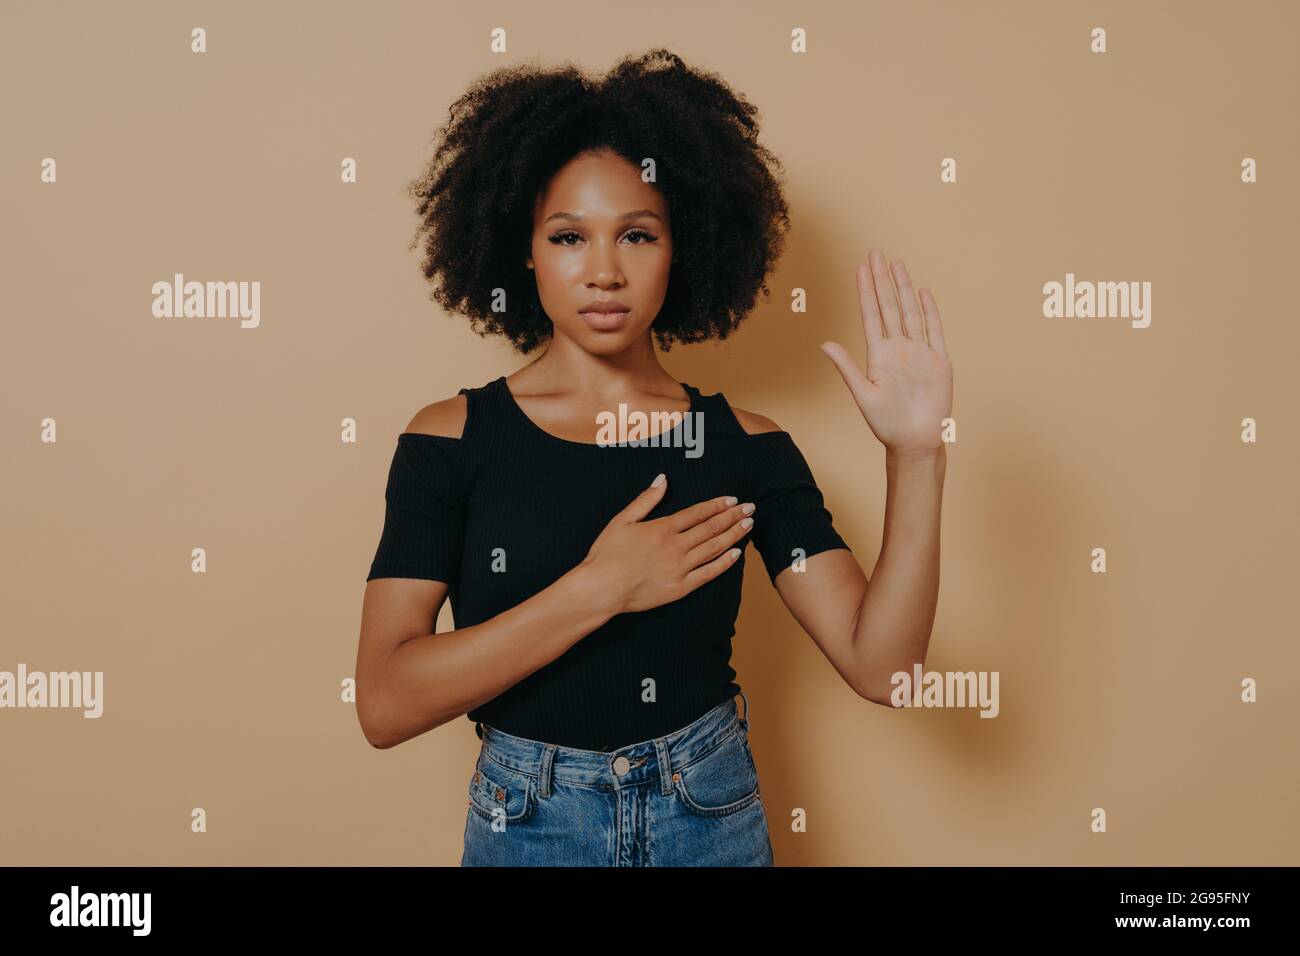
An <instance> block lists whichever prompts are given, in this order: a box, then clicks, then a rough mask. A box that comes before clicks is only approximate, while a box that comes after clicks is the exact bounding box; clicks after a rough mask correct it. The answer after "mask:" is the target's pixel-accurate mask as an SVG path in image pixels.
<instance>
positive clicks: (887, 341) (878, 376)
mask: <svg viewBox="0 0 1300 956" xmlns="http://www.w3.org/2000/svg"><path fill="white" fill-rule="evenodd" d="M867 260H868V261H867V262H865V263H862V264H861V265H859V266H858V303H859V306H860V308H861V311H862V328H863V331H864V333H865V335H866V343H867V371H866V374H865V375H864V374H863V373H862V372H861V371H860V370H859V368H858V366H857V363H856V362H854V360H853V357H852V356H851V355H849V353H848V351H847V350H846V349H845V348H844V347H843V346H841V345H840V344H839V343H838V342H823V343H822V346H821V349H822V351H823V352H825V353H826V354H827V355H828V356H829V357H830V359H831V361H833V362H834V363H835V365H836V367H837V368H838V369H839V370H840V375H841V376H843V378H844V383H845V384H846V385H848V387H849V391H850V392H852V393H853V399H854V401H856V402H857V403H858V408H859V409H861V411H862V416H863V418H865V419H866V421H867V425H868V426H870V428H871V431H872V432H873V433H874V434H875V436H876V437H877V438H879V439H880V441H881V443H882V444H884V446H885V447H886V448H887V449H889V450H890V451H891V452H894V453H896V454H904V455H912V454H928V453H932V452H935V451H938V450H939V449H941V448H942V447H943V440H942V438H941V437H940V433H941V429H942V427H943V426H942V422H943V420H944V419H945V418H947V417H948V416H949V415H951V414H952V363H951V362H950V361H949V360H948V349H947V346H946V345H945V344H944V340H943V325H942V323H941V322H940V321H939V306H938V304H937V303H936V302H935V301H934V296H933V295H931V294H930V290H929V289H921V300H920V303H919V304H918V303H917V298H916V293H915V292H913V290H912V280H911V278H910V277H909V276H908V274H907V268H906V267H905V266H904V265H903V261H902V260H901V259H897V260H895V261H894V266H893V278H892V279H891V278H890V273H889V268H888V267H887V266H886V264H885V256H884V254H883V253H881V252H880V251H879V250H878V249H873V250H871V253H870V254H869V255H868V257H867ZM895 282H897V284H898V291H897V292H895V291H894V283H895ZM900 300H901V301H900Z"/></svg>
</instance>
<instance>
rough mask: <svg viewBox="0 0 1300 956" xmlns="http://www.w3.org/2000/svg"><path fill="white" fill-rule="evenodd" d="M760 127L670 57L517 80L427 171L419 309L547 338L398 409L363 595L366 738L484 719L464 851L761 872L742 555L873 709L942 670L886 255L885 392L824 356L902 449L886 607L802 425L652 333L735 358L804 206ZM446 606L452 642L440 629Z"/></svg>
mask: <svg viewBox="0 0 1300 956" xmlns="http://www.w3.org/2000/svg"><path fill="white" fill-rule="evenodd" d="M754 114H755V110H754V108H753V107H752V106H750V105H749V104H748V103H746V102H745V101H744V100H743V99H742V98H740V97H739V96H738V95H736V94H735V93H733V92H732V91H731V90H730V89H729V88H728V87H727V86H726V85H725V84H724V83H723V82H722V81H721V80H720V79H718V78H716V77H715V76H712V75H710V74H705V73H701V72H699V71H696V70H692V69H690V68H688V67H687V66H686V65H684V64H683V63H682V61H681V60H680V59H678V58H677V57H676V56H674V55H672V54H671V53H669V52H667V51H664V50H655V51H652V52H650V53H648V54H646V55H644V56H641V57H635V58H628V59H625V60H624V61H622V62H620V63H619V64H617V65H616V66H615V67H614V69H613V70H612V71H611V72H610V73H608V74H607V75H606V76H605V77H604V78H602V79H601V80H599V81H592V80H589V79H587V78H586V77H584V76H583V75H582V74H581V73H580V72H578V71H577V70H575V69H573V68H564V69H560V70H555V71H541V70H538V69H536V68H533V67H519V68H513V69H507V70H503V71H499V72H497V73H494V74H492V75H490V76H488V77H487V78H486V79H484V80H481V81H480V82H479V83H477V84H476V85H475V86H474V87H473V88H472V89H471V90H470V91H469V92H468V93H467V94H466V95H465V96H464V97H463V98H461V99H460V100H459V101H458V102H457V103H456V104H455V105H454V106H453V107H452V110H451V117H450V119H449V120H448V122H447V125H446V126H445V127H444V129H443V130H442V131H441V132H442V141H441V144H440V145H439V147H438V149H437V151H436V152H435V155H434V157H433V159H432V161H431V163H430V166H429V169H428V170H427V172H426V174H425V175H424V176H423V177H422V178H421V179H420V180H418V181H417V182H415V183H413V184H412V191H413V194H414V195H415V196H416V198H418V200H419V213H420V215H421V216H422V217H423V219H422V229H421V231H422V232H424V233H427V242H426V247H425V248H426V252H427V258H426V260H425V264H424V269H425V274H426V276H427V277H428V278H429V279H431V280H433V283H434V291H433V297H434V298H435V299H436V300H437V301H438V302H439V303H440V304H441V305H443V306H444V307H445V308H447V309H448V310H451V311H457V312H461V313H463V314H465V315H468V316H469V317H470V318H471V319H472V320H473V325H474V328H475V330H476V331H479V332H480V334H485V332H486V333H492V334H499V335H504V336H506V337H507V338H508V339H510V340H511V341H512V342H513V343H514V345H515V347H516V349H518V350H519V351H521V352H529V351H532V350H533V349H534V348H536V347H537V346H538V345H539V344H541V343H542V342H543V341H545V342H548V343H549V345H548V347H547V349H546V350H545V352H544V353H543V354H542V355H541V357H540V358H538V359H536V360H535V361H533V362H532V363H531V364H529V365H526V366H525V367H524V368H522V369H520V370H519V371H517V372H515V373H514V374H512V375H509V376H501V377H499V378H497V379H496V380H494V381H492V382H489V383H487V384H485V385H482V386H479V387H464V388H461V389H460V390H459V392H458V393H457V394H456V395H455V396H453V397H451V398H447V399H444V400H442V401H437V402H434V403H433V404H431V405H429V406H427V407H425V408H423V409H421V410H420V411H419V412H418V413H417V414H416V415H415V416H414V418H412V419H411V422H410V424H409V425H408V426H407V428H406V431H405V432H403V433H402V434H401V435H400V436H399V437H398V440H397V447H396V450H395V452H394V455H393V459H392V465H391V468H390V471H389V475H388V484H387V489H386V500H387V508H386V513H385V521H384V528H383V534H382V537H381V539H380V542H379V547H378V550H377V553H376V555H375V558H374V562H373V564H372V566H371V569H370V574H369V577H368V578H367V582H368V583H367V586H366V594H365V601H364V607H363V611H362V627H361V639H360V647H359V649H358V655H357V670H356V674H357V688H358V693H357V711H358V717H359V719H360V722H361V726H362V729H363V731H364V733H365V735H366V738H367V739H368V740H369V741H370V742H371V743H372V744H373V745H374V746H376V747H381V748H384V747H391V746H394V745H395V744H398V743H400V742H402V741H404V740H409V739H410V738H412V737H415V736H417V735H419V734H422V733H424V732H425V731H427V730H429V729H431V728H433V727H437V726H438V725H440V724H444V723H447V722H448V721H451V720H453V719H455V718H456V717H458V716H460V715H461V714H467V715H468V717H469V718H470V719H471V720H473V721H474V722H475V727H476V730H477V732H478V735H479V737H480V738H481V740H482V747H481V750H480V753H479V757H478V762H477V765H476V766H475V768H474V770H473V773H472V774H471V776H470V780H469V784H468V789H467V794H466V798H467V804H468V810H467V814H466V821H465V850H464V855H463V857H462V860H461V863H462V865H466V866H472V865H595V866H611V865H612V866H648V865H660V866H662V865H760V866H761V865H771V864H772V847H771V841H770V839H769V835H768V820H767V812H766V809H765V807H764V804H763V801H762V798H761V795H760V792H759V782H758V772H757V768H756V766H755V763H754V757H753V753H752V751H751V749H750V746H749V739H748V730H749V701H748V698H746V697H745V696H744V695H743V693H742V694H741V697H742V699H743V700H744V704H745V709H744V713H743V715H742V714H740V713H739V709H738V708H737V706H736V703H735V695H736V694H737V693H739V692H740V688H739V686H738V685H737V684H736V683H735V682H734V681H733V678H734V677H735V671H734V670H733V669H732V668H731V667H730V666H729V660H730V656H731V638H732V635H733V634H734V623H735V619H736V615H737V612H738V610H739V603H740V594H741V576H742V574H743V568H744V556H743V552H744V548H745V546H746V544H747V543H748V542H749V541H750V540H752V541H753V543H754V545H755V548H756V550H757V551H758V552H759V554H760V556H761V557H762V560H763V563H764V568H765V570H766V571H767V573H768V576H769V578H770V579H771V581H772V582H773V584H774V586H775V587H776V589H777V591H778V592H779V593H780V595H781V598H782V600H783V601H784V602H785V604H786V606H787V607H788V608H789V609H790V611H791V613H792V614H793V615H794V617H795V618H796V619H797V620H798V621H799V623H800V624H801V625H802V626H803V627H804V629H805V630H806V631H807V632H808V633H809V635H811V637H812V638H813V640H814V641H816V643H817V644H818V646H819V647H820V648H821V649H822V651H823V652H824V653H825V654H826V656H827V658H828V659H829V660H830V662H831V664H832V665H833V666H834V667H835V669H836V670H837V671H838V673H839V674H840V675H841V676H842V677H843V678H844V679H845V681H846V682H848V684H849V685H850V686H851V687H853V689H854V690H856V691H857V692H858V693H859V694H860V695H861V696H863V697H865V698H867V699H868V700H871V701H874V702H876V703H880V704H884V705H888V704H889V700H890V691H891V681H890V678H891V675H892V674H894V673H895V672H897V671H906V672H909V673H910V672H911V670H912V667H913V664H915V663H917V662H922V663H923V662H924V659H925V653H926V647H927V645H928V643H929V637H930V628H931V624H932V622H933V617H934V609H935V603H936V600H937V592H938V560H939V531H938V528H939V511H940V498H941V494H942V485H943V475H944V469H945V460H946V459H945V453H944V447H943V443H942V441H941V439H940V428H941V422H942V420H943V419H944V418H945V417H946V416H947V415H948V414H949V412H950V409H951V403H952V397H951V396H952V373H951V367H950V365H949V362H948V360H947V357H946V349H945V347H944V343H943V337H942V330H941V328H940V324H939V315H938V312H937V309H936V307H935V304H934V300H933V298H932V297H931V296H929V295H928V293H926V292H925V291H924V290H923V291H922V293H921V305H918V303H917V300H916V297H915V295H914V293H913V291H912V286H911V282H910V280H909V278H908V275H907V272H906V270H905V269H904V268H903V266H902V263H901V262H896V263H895V264H894V280H896V281H897V283H898V287H899V288H898V293H897V298H896V296H895V292H894V289H893V286H892V283H891V279H890V277H889V273H888V270H887V267H886V265H885V260H884V258H883V256H881V255H880V254H879V253H873V255H872V256H871V261H870V263H869V264H868V265H864V266H861V267H860V268H859V270H858V288H859V293H860V299H861V305H862V317H863V324H864V328H865V331H866V340H867V374H866V375H865V376H864V375H863V374H862V373H861V372H859V370H858V368H857V366H856V365H855V363H854V362H853V360H852V359H851V358H850V357H849V354H848V353H847V352H846V351H845V350H844V349H843V348H841V347H840V346H838V345H836V344H834V343H825V344H824V345H823V350H824V351H825V352H826V354H827V355H828V356H829V357H830V358H831V359H832V360H833V361H834V363H835V365H836V366H837V367H838V369H839V371H840V374H841V375H842V376H843V378H844V381H845V382H846V383H847V384H848V386H849V389H850V392H851V393H852V395H853V398H854V400H855V401H856V402H857V404H858V407H859V408H860V409H861V411H862V413H863V415H864V417H865V419H866V421H867V424H868V425H869V427H870V428H871V430H872V431H873V432H874V433H875V435H876V436H877V437H878V438H879V439H880V440H881V441H882V442H883V443H884V444H885V446H886V468H887V473H888V482H889V484H888V495H887V499H886V513H885V525H884V531H885V534H884V545H883V548H882V550H881V555H880V558H879V560H878V562H877V564H876V570H875V578H874V581H872V582H871V586H870V588H868V580H867V577H866V575H865V574H864V573H863V571H862V569H861V567H860V566H859V565H858V563H857V561H856V560H855V559H854V556H853V554H852V552H851V551H850V549H849V547H848V545H847V544H845V543H844V540H843V539H842V538H841V537H840V536H839V534H838V533H836V531H835V529H834V527H833V526H832V523H831V514H830V512H829V511H827V510H826V508H825V507H824V502H823V499H822V495H821V493H820V491H819V490H818V488H817V485H816V483H815V482H814V480H813V476H812V473H811V471H810V470H809V468H808V465H807V463H806V461H805V460H804V458H803V456H802V455H801V453H800V452H799V449H798V448H797V446H796V445H795V443H794V441H793V439H792V437H791V436H790V434H789V433H788V432H785V431H783V430H781V429H780V427H779V426H778V425H777V424H776V423H775V422H773V421H771V420H770V419H768V418H765V417H764V416H762V415H759V414H756V413H753V412H749V411H746V410H744V409H739V408H733V407H731V406H730V404H729V403H728V402H727V400H726V398H725V396H723V395H722V393H720V392H719V393H715V394H711V395H706V394H703V393H702V392H701V391H700V390H698V389H696V388H695V387H694V386H692V385H688V384H686V383H681V382H677V381H675V380H674V379H673V377H672V375H670V374H669V373H668V372H667V371H666V370H665V369H664V368H663V367H662V366H661V365H660V364H659V361H658V356H657V355H656V352H655V349H654V345H653V343H652V341H651V335H652V334H653V335H654V336H655V337H656V338H657V339H658V340H659V343H660V345H661V346H662V347H663V348H664V349H665V350H667V349H669V348H670V347H671V342H672V341H682V342H696V341H703V340H706V339H709V338H719V339H722V338H726V336H727V334H728V333H729V332H730V331H731V330H733V329H734V328H735V327H736V326H737V325H738V324H739V322H740V321H741V320H742V319H743V318H744V317H745V316H746V315H747V314H748V312H749V311H750V310H751V309H752V307H753V304H754V300H755V298H756V296H757V293H758V292H760V291H762V292H763V293H764V295H767V294H768V290H767V287H766V285H765V284H764V283H765V279H766V276H767V274H768V272H769V271H770V269H771V267H772V265H773V263H774V262H775V260H776V259H777V257H778V256H779V254H780V251H781V246H782V242H783V238H784V229H785V228H788V221H789V220H788V213H787V208H786V204H785V201H784V198H783V196H782V194H781V190H780V187H779V184H778V182H777V179H776V177H775V176H774V175H773V172H772V170H771V168H770V167H773V166H776V167H779V163H778V162H777V161H776V160H775V159H774V158H773V157H772V156H771V155H770V154H769V153H768V152H767V150H766V149H764V148H763V147H762V146H761V145H759V144H758V142H757V140H756V135H757V127H756V124H755V122H754V118H753V117H754ZM478 323H482V325H483V326H484V330H485V331H481V330H479V328H478ZM927 335H928V341H927ZM629 423H630V425H631V427H630V428H628V427H623V426H625V425H628V424H629ZM638 426H641V427H639V429H638ZM845 438H846V444H849V445H856V444H857V436H845ZM448 597H449V598H450V600H451V605H452V611H453V616H454V618H455V624H456V628H455V630H452V631H448V632H443V633H440V634H438V633H430V631H431V630H432V629H433V627H434V625H435V623H436V620H437V616H438V612H439V609H440V608H441V606H442V602H443V600H444V599H445V598H448Z"/></svg>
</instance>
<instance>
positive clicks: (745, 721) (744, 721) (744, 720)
mask: <svg viewBox="0 0 1300 956" xmlns="http://www.w3.org/2000/svg"><path fill="white" fill-rule="evenodd" d="M740 698H741V700H743V701H744V702H745V716H744V717H741V718H740V727H741V729H742V730H744V731H745V733H749V698H748V697H746V696H745V692H744V691H743V690H742V691H741V692H740Z"/></svg>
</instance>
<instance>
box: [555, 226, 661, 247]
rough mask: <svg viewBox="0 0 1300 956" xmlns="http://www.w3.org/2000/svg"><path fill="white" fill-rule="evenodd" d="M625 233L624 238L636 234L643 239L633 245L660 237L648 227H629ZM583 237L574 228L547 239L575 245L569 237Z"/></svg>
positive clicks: (562, 244) (566, 244)
mask: <svg viewBox="0 0 1300 956" xmlns="http://www.w3.org/2000/svg"><path fill="white" fill-rule="evenodd" d="M623 235H624V238H627V239H630V238H632V237H633V236H636V237H638V238H639V239H640V240H641V241H640V242H634V243H632V245H634V246H643V245H645V244H646V243H647V242H654V241H655V240H656V239H658V238H659V237H658V236H656V235H655V234H654V233H652V232H650V231H649V230H647V229H640V228H638V229H629V230H628V231H627V232H626V233H624V234H623ZM581 238H582V236H581V234H579V233H578V232H575V231H574V230H572V229H565V230H564V231H563V232H557V233H554V234H553V235H551V236H548V237H547V239H548V240H549V241H550V242H551V243H552V244H553V245H557V246H572V245H574V243H572V242H569V241H568V240H569V239H581Z"/></svg>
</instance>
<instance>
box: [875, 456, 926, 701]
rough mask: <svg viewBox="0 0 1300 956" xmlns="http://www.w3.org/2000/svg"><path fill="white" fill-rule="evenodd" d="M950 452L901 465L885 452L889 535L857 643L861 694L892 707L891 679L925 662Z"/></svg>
mask: <svg viewBox="0 0 1300 956" xmlns="http://www.w3.org/2000/svg"><path fill="white" fill-rule="evenodd" d="M947 463H948V459H947V451H946V449H945V448H943V447H941V448H940V449H939V451H938V452H937V453H935V454H934V455H931V456H912V457H907V458H903V457H900V456H896V455H894V454H892V453H891V452H888V451H886V455H885V471H886V480H887V490H886V493H885V519H884V536H883V541H882V544H881V548H880V558H879V559H878V560H877V562H876V567H875V571H874V572H873V574H872V577H871V582H870V585H869V586H868V587H867V590H866V594H865V595H864V597H863V599H862V604H861V606H860V608H859V610H858V615H857V619H856V624H855V628H854V635H853V644H854V649H855V652H856V655H857V658H858V660H859V661H860V662H861V671H860V673H861V674H862V681H861V683H862V687H863V689H864V690H865V692H866V694H865V695H866V696H867V697H869V698H870V699H872V700H875V701H878V702H881V703H883V702H886V701H888V700H889V695H890V691H891V684H890V678H891V677H892V675H893V674H894V673H896V672H898V671H907V672H909V673H910V672H911V670H912V667H913V665H914V664H916V663H922V664H923V663H924V662H925V655H926V650H927V648H928V647H929V644H930V632H931V629H932V628H933V626H934V614H935V608H936V606H937V604H938V600H939V518H940V511H941V508H942V503H943V481H944V474H945V472H946V470H947Z"/></svg>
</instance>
